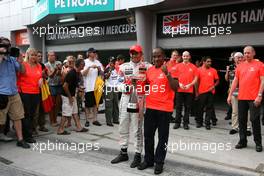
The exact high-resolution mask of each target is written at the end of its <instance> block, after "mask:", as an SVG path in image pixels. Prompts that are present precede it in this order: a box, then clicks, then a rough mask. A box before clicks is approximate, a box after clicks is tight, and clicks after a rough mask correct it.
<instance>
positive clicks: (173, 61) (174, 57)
mask: <svg viewBox="0 0 264 176" xmlns="http://www.w3.org/2000/svg"><path fill="white" fill-rule="evenodd" d="M181 62H182V58H181V55H180V54H179V52H178V51H177V50H173V51H172V52H171V58H170V60H169V61H168V62H167V63H166V65H167V68H168V70H169V72H170V71H171V69H172V70H173V69H174V68H175V66H176V65H177V64H179V63H181Z"/></svg>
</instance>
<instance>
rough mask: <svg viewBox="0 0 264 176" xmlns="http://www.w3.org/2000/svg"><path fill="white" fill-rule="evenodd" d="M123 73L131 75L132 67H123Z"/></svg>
mask: <svg viewBox="0 0 264 176" xmlns="http://www.w3.org/2000/svg"><path fill="white" fill-rule="evenodd" d="M124 73H125V75H132V74H133V68H125V72H124Z"/></svg>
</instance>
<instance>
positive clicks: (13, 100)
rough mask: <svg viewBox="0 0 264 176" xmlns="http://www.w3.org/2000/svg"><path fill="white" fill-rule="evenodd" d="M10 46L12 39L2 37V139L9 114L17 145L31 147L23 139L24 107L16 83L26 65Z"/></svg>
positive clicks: (0, 126)
mask: <svg viewBox="0 0 264 176" xmlns="http://www.w3.org/2000/svg"><path fill="white" fill-rule="evenodd" d="M10 47H11V44H10V41H9V40H8V39H7V38H4V37H0V83H1V86H0V96H1V97H0V140H6V136H4V135H3V134H2V132H3V131H2V130H3V127H4V124H5V121H6V116H7V114H9V115H10V119H11V120H13V122H14V127H15V130H16V135H17V139H18V141H17V146H18V147H22V148H30V145H29V144H27V143H26V142H25V141H24V140H23V134H22V123H21V120H22V119H23V118H24V109H23V105H22V101H21V98H20V96H19V94H18V91H17V85H16V73H17V72H21V73H24V72H25V67H24V66H23V65H22V62H23V60H22V59H21V58H19V57H18V58H17V59H16V58H14V57H12V56H10Z"/></svg>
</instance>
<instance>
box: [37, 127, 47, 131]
mask: <svg viewBox="0 0 264 176" xmlns="http://www.w3.org/2000/svg"><path fill="white" fill-rule="evenodd" d="M39 131H42V132H48V131H49V130H48V129H47V128H46V127H40V128H39Z"/></svg>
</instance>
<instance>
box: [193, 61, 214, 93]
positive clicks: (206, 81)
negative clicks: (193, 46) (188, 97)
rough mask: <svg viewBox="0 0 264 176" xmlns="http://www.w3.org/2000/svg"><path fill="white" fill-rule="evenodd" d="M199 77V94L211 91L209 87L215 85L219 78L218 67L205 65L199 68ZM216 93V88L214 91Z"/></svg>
mask: <svg viewBox="0 0 264 176" xmlns="http://www.w3.org/2000/svg"><path fill="white" fill-rule="evenodd" d="M198 78H199V88H198V92H199V94H203V93H206V92H209V89H210V88H211V87H212V86H214V84H215V81H216V80H218V79H219V76H218V74H217V71H216V69H214V68H212V67H210V68H208V69H207V68H206V67H205V66H202V67H199V68H198ZM212 93H213V94H214V93H215V90H213V91H212Z"/></svg>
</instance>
